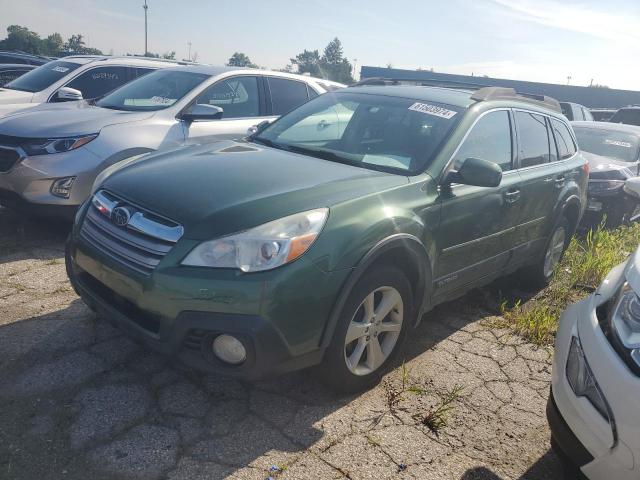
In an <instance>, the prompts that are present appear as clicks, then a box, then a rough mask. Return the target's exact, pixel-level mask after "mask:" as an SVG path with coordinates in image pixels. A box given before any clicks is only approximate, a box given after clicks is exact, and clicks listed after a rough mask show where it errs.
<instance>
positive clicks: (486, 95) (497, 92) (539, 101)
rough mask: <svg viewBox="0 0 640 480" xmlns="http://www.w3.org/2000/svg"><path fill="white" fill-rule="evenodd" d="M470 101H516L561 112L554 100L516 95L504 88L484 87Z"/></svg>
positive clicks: (514, 91) (523, 94) (511, 89)
mask: <svg viewBox="0 0 640 480" xmlns="http://www.w3.org/2000/svg"><path fill="white" fill-rule="evenodd" d="M471 99H472V100H476V101H477V102H483V101H487V100H517V101H520V102H527V103H532V104H534V105H538V106H539V107H544V108H549V109H551V110H553V111H556V112H562V108H560V102H558V101H557V100H556V99H555V98H552V97H547V96H546V95H537V94H533V93H518V92H516V90H515V89H513V88H506V87H484V88H481V89H479V90H477V91H475V92H474V93H473V95H471Z"/></svg>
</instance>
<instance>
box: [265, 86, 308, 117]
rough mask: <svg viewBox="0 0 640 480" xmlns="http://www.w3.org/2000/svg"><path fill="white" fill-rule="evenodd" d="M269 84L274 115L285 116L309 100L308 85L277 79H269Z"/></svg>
mask: <svg viewBox="0 0 640 480" xmlns="http://www.w3.org/2000/svg"><path fill="white" fill-rule="evenodd" d="M267 82H268V83H269V91H270V92H271V113H273V115H283V114H285V113H287V112H290V111H291V110H293V109H294V108H296V107H299V106H300V105H302V104H303V103H306V102H307V101H308V100H309V97H308V94H307V84H306V83H303V82H297V81H295V80H288V79H286V78H276V77H267Z"/></svg>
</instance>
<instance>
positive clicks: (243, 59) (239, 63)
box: [227, 52, 257, 68]
mask: <svg viewBox="0 0 640 480" xmlns="http://www.w3.org/2000/svg"><path fill="white" fill-rule="evenodd" d="M227 66H229V67H249V68H256V67H257V65H256V64H255V63H253V62H252V61H251V59H250V58H249V57H248V56H247V55H245V54H244V53H242V52H235V53H234V54H233V55H231V57H230V58H229V61H228V62H227Z"/></svg>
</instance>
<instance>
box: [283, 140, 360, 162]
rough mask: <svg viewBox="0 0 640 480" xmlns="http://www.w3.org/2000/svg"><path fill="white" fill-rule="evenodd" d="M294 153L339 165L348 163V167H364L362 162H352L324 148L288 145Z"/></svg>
mask: <svg viewBox="0 0 640 480" xmlns="http://www.w3.org/2000/svg"><path fill="white" fill-rule="evenodd" d="M287 146H288V147H289V149H290V150H291V151H292V152H296V153H302V154H304V155H310V156H312V157H317V158H321V159H322V160H330V161H334V162H338V163H346V164H348V165H355V166H362V165H361V162H358V161H354V160H350V159H349V158H346V157H344V156H342V155H338V154H337V153H335V152H332V151H331V150H325V149H323V148H310V147H301V146H298V145H287Z"/></svg>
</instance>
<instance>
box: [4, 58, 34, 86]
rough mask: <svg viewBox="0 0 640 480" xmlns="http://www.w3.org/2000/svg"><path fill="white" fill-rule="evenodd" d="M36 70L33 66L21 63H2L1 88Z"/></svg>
mask: <svg viewBox="0 0 640 480" xmlns="http://www.w3.org/2000/svg"><path fill="white" fill-rule="evenodd" d="M34 68H36V67H35V66H33V65H26V64H20V63H0V87H2V86H3V85H5V84H6V83H9V82H11V81H12V80H15V79H16V78H18V77H20V76H22V75H24V74H25V73H27V72H28V71H30V70H33V69H34Z"/></svg>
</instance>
